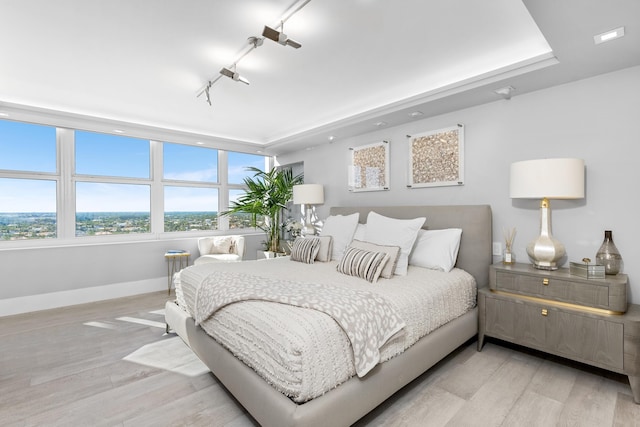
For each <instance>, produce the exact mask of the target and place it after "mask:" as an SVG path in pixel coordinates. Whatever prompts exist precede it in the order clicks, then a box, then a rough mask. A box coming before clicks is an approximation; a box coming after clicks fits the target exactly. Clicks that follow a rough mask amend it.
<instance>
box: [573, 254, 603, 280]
mask: <svg viewBox="0 0 640 427" xmlns="http://www.w3.org/2000/svg"><path fill="white" fill-rule="evenodd" d="M582 262H583V263H584V264H580V263H579V262H571V263H569V274H573V275H574V276H580V277H584V278H585V279H604V266H603V265H596V264H589V263H590V262H591V259H590V258H582Z"/></svg>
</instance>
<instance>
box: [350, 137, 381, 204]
mask: <svg viewBox="0 0 640 427" xmlns="http://www.w3.org/2000/svg"><path fill="white" fill-rule="evenodd" d="M349 152H350V155H351V159H350V163H349V191H353V192H358V191H384V190H388V189H389V141H380V142H375V143H373V144H367V145H362V146H359V147H351V148H349Z"/></svg>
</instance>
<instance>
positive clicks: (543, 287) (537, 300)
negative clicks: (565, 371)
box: [478, 264, 640, 403]
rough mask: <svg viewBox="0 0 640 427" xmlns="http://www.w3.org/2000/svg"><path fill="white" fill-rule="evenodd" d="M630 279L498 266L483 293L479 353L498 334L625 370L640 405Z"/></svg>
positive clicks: (636, 319) (637, 318) (636, 310)
mask: <svg viewBox="0 0 640 427" xmlns="http://www.w3.org/2000/svg"><path fill="white" fill-rule="evenodd" d="M627 280H628V278H627V276H626V275H624V274H618V275H616V276H606V277H605V278H604V279H585V278H582V277H580V276H573V275H570V274H569V270H568V269H566V268H561V269H558V270H556V271H546V270H538V269H535V268H533V266H531V265H529V264H512V265H503V264H495V265H492V266H491V269H490V273H489V288H488V289H487V288H483V289H480V290H479V291H478V315H479V319H478V330H479V331H478V351H481V350H482V345H483V343H484V338H485V336H486V337H494V338H499V339H501V340H504V341H508V342H512V343H515V344H519V345H522V346H525V347H530V348H534V349H536V350H541V351H544V352H547V353H551V354H555V355H558V356H562V357H565V358H567V359H571V360H576V361H579V362H582V363H586V364H588V365H592V366H597V367H599V368H604V369H608V370H610V371H614V372H618V373H621V374H625V375H627V376H628V377H629V383H630V384H631V390H632V392H633V398H634V401H635V402H636V403H640V306H639V305H635V304H630V305H627Z"/></svg>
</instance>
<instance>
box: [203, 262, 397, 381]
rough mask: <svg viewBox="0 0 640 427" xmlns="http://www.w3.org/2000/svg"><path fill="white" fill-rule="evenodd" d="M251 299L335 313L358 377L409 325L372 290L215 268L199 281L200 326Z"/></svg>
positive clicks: (374, 364) (372, 365)
mask: <svg viewBox="0 0 640 427" xmlns="http://www.w3.org/2000/svg"><path fill="white" fill-rule="evenodd" d="M250 300H259V301H269V302H275V303H281V304H288V305H292V306H296V307H301V308H308V309H312V310H317V311H320V312H322V313H325V314H327V315H329V316H331V318H333V320H335V321H336V322H337V323H338V325H340V327H341V328H342V330H343V331H344V333H345V334H346V335H347V337H348V338H349V342H350V343H351V348H352V349H353V356H354V360H355V370H356V373H357V374H358V376H359V377H362V376H364V375H366V374H367V373H368V372H369V371H370V370H371V369H373V367H375V366H376V365H377V364H378V362H379V361H380V348H381V347H382V346H383V345H384V344H385V343H386V342H387V341H388V340H389V339H390V338H391V337H392V336H394V335H395V334H397V333H399V332H401V331H402V329H403V328H404V326H405V323H404V321H403V320H402V319H401V318H400V317H399V316H398V315H397V314H396V312H395V310H394V309H393V308H392V307H391V306H390V305H389V303H388V302H387V301H386V300H385V299H384V298H383V297H381V296H380V295H377V294H375V293H372V292H367V291H364V290H355V289H349V288H345V287H340V286H334V285H329V284H320V283H301V282H295V281H291V280H282V279H275V278H269V277H260V276H256V275H253V274H246V273H236V272H227V271H216V272H213V273H211V274H210V275H209V276H207V278H206V279H205V280H204V281H203V282H202V283H201V284H200V286H199V288H198V290H197V292H196V307H195V322H196V325H199V324H200V323H202V322H203V321H205V320H207V319H208V318H209V317H211V315H213V314H214V313H215V312H216V311H218V310H219V309H220V308H222V307H224V306H226V305H228V304H232V303H235V302H240V301H250Z"/></svg>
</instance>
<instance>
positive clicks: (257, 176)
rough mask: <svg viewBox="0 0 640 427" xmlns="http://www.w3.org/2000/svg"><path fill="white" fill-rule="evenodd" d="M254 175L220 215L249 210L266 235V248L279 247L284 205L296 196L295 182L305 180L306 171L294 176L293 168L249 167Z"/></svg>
mask: <svg viewBox="0 0 640 427" xmlns="http://www.w3.org/2000/svg"><path fill="white" fill-rule="evenodd" d="M247 170H248V171H250V172H253V173H254V175H253V176H250V177H246V178H245V179H244V185H245V186H246V188H247V189H246V191H245V193H244V195H242V196H241V197H239V198H238V199H237V200H236V201H232V202H230V206H229V210H227V211H226V212H222V213H221V214H220V215H231V214H236V213H246V214H250V215H251V226H252V227H257V228H259V229H261V230H262V231H264V232H265V233H266V235H267V241H266V249H267V251H269V252H275V253H277V252H281V250H280V222H281V218H282V211H283V209H287V203H288V202H289V201H291V199H292V198H293V186H294V185H298V184H302V183H303V175H302V174H300V175H296V176H293V172H292V171H291V169H277V168H273V169H271V170H270V171H268V172H265V171H262V170H260V169H258V168H255V167H250V168H247Z"/></svg>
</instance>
